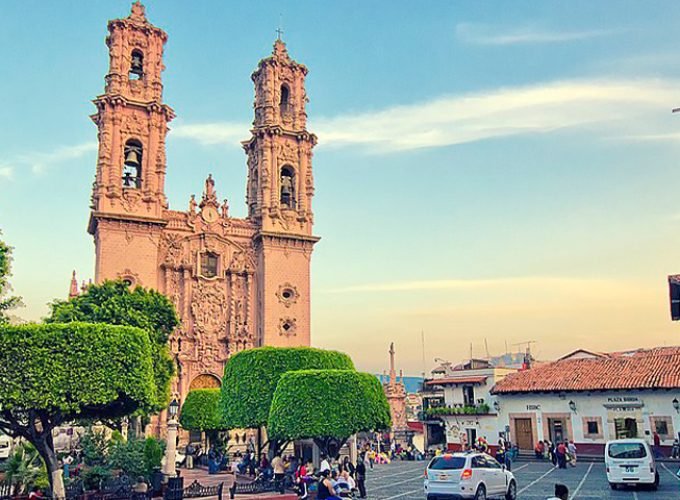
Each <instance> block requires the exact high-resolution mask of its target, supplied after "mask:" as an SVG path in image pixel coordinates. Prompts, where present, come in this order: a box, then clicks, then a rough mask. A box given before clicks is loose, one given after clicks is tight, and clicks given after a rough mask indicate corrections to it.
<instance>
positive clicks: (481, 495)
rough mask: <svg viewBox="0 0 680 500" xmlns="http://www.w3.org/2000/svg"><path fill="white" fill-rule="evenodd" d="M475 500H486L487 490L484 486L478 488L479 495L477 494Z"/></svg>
mask: <svg viewBox="0 0 680 500" xmlns="http://www.w3.org/2000/svg"><path fill="white" fill-rule="evenodd" d="M475 500H486V488H485V487H484V485H483V484H480V485H479V486H478V487H477V493H475Z"/></svg>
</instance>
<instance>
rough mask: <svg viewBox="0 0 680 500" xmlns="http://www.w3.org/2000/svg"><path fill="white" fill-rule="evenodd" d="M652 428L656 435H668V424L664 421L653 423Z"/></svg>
mask: <svg viewBox="0 0 680 500" xmlns="http://www.w3.org/2000/svg"><path fill="white" fill-rule="evenodd" d="M654 427H655V428H656V432H657V434H660V435H662V436H667V435H668V422H666V421H665V420H657V421H656V422H655V425H654Z"/></svg>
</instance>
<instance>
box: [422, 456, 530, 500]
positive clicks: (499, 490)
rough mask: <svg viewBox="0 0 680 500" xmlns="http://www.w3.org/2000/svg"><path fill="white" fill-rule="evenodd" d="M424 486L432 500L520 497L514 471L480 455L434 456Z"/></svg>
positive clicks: (488, 457) (428, 497)
mask: <svg viewBox="0 0 680 500" xmlns="http://www.w3.org/2000/svg"><path fill="white" fill-rule="evenodd" d="M424 486H425V495H426V496H427V499H428V500H437V499H438V498H442V499H443V498H454V499H474V500H486V499H487V498H505V499H506V500H515V499H516V498H517V480H516V479H515V476H514V475H513V474H512V472H510V471H508V470H506V469H505V467H504V466H502V465H501V464H499V463H498V462H497V461H496V459H495V458H493V457H491V456H489V455H487V454H486V453H479V452H469V453H446V454H444V455H439V456H438V457H434V458H433V459H432V460H431V461H430V463H429V464H428V466H427V469H426V470H425V484H424Z"/></svg>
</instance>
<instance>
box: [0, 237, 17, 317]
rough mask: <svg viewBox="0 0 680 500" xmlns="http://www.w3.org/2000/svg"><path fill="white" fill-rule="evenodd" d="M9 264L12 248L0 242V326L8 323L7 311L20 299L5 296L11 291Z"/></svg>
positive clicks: (10, 262)
mask: <svg viewBox="0 0 680 500" xmlns="http://www.w3.org/2000/svg"><path fill="white" fill-rule="evenodd" d="M0 235H2V232H0ZM11 264H12V247H10V246H8V245H7V244H6V243H5V242H4V241H2V240H0V325H3V324H7V323H9V317H8V316H7V311H9V310H11V309H14V308H15V307H18V306H19V305H21V297H13V296H9V297H8V296H7V295H8V294H9V292H10V291H11V290H12V287H11V286H10V284H9V277H10V276H11V275H12V273H11V267H12V266H11Z"/></svg>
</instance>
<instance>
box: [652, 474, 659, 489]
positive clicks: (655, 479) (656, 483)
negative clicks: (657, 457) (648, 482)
mask: <svg viewBox="0 0 680 500" xmlns="http://www.w3.org/2000/svg"><path fill="white" fill-rule="evenodd" d="M658 489H659V473H658V472H657V473H656V475H655V476H654V482H653V483H652V491H656V490H658Z"/></svg>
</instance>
